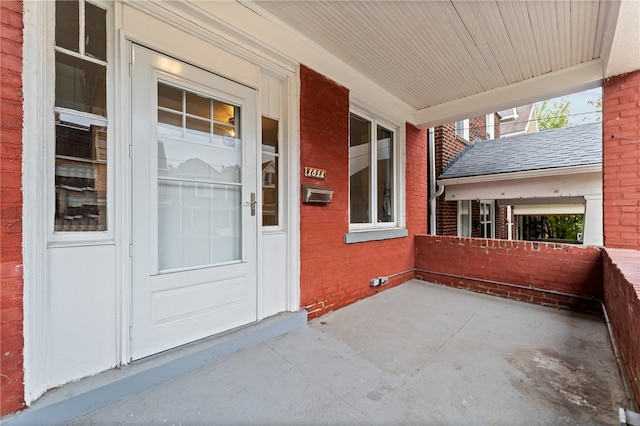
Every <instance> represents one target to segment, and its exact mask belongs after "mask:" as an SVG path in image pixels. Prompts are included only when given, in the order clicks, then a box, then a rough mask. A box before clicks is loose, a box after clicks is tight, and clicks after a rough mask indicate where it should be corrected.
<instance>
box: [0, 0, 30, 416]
mask: <svg viewBox="0 0 640 426" xmlns="http://www.w3.org/2000/svg"><path fill="white" fill-rule="evenodd" d="M0 25H1V26H2V31H1V32H0V81H1V84H0V241H1V243H0V259H1V264H0V269H1V270H0V282H1V286H2V287H1V289H0V415H5V414H7V413H11V412H13V411H16V410H18V409H20V408H22V407H23V406H24V399H23V396H24V388H23V384H22V382H23V356H22V353H23V347H24V342H23V334H22V324H23V323H22V321H23V308H22V298H23V294H22V289H23V276H22V114H23V111H22V27H23V23H22V2H20V1H2V2H0Z"/></svg>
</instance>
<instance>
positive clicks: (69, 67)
mask: <svg viewBox="0 0 640 426" xmlns="http://www.w3.org/2000/svg"><path fill="white" fill-rule="evenodd" d="M106 75H107V72H106V68H105V67H104V66H102V65H97V64H94V63H91V62H88V61H83V60H82V59H77V58H74V57H71V56H69V55H65V54H64V53H60V52H56V106H59V107H63V108H69V109H74V110H76V111H83V112H89V113H92V114H96V115H101V116H103V117H106V116H107V86H106Z"/></svg>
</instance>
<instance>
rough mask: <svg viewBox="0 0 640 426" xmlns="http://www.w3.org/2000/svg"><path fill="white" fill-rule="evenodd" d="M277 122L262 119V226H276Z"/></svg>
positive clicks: (277, 186)
mask: <svg viewBox="0 0 640 426" xmlns="http://www.w3.org/2000/svg"><path fill="white" fill-rule="evenodd" d="M279 187H280V180H279V177H278V121H277V120H273V119H271V118H267V117H262V225H263V226H276V225H278V191H279Z"/></svg>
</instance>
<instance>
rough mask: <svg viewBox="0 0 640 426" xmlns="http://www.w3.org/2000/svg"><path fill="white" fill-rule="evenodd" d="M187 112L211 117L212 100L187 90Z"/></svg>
mask: <svg viewBox="0 0 640 426" xmlns="http://www.w3.org/2000/svg"><path fill="white" fill-rule="evenodd" d="M187 114H192V115H197V116H198V117H202V118H207V119H211V100H210V99H208V98H204V97H202V96H200V95H197V94H195V93H191V92H187Z"/></svg>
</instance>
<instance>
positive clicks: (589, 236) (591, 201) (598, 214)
mask: <svg viewBox="0 0 640 426" xmlns="http://www.w3.org/2000/svg"><path fill="white" fill-rule="evenodd" d="M584 199H585V211H584V229H583V236H582V238H583V240H582V242H583V244H584V245H588V246H602V245H604V240H603V236H602V235H603V227H602V194H595V195H585V196H584Z"/></svg>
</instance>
